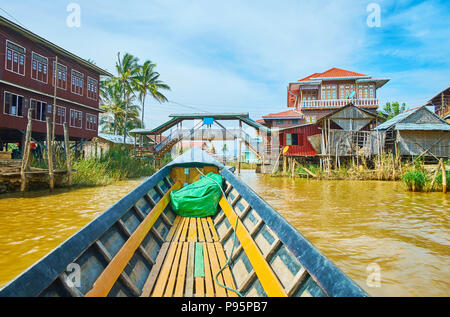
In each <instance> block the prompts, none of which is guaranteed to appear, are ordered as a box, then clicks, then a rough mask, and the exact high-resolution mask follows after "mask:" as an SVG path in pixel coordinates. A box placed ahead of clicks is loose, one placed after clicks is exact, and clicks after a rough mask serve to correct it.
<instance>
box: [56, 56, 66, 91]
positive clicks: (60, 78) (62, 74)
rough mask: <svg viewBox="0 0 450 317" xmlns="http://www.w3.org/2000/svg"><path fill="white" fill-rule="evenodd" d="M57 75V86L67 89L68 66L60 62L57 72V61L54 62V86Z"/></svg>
mask: <svg viewBox="0 0 450 317" xmlns="http://www.w3.org/2000/svg"><path fill="white" fill-rule="evenodd" d="M55 75H56V82H57V87H58V88H60V89H64V90H65V89H66V88H67V67H66V66H64V65H62V64H60V63H58V73H57V74H56V67H55V62H53V86H54V85H55Z"/></svg>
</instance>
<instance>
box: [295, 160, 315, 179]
mask: <svg viewBox="0 0 450 317" xmlns="http://www.w3.org/2000/svg"><path fill="white" fill-rule="evenodd" d="M295 163H296V164H297V165H298V166H300V167H301V168H302V169H304V170H305V171H306V172H307V173H308V174H309V175H311V176H312V177H317V175H316V174H314V173H313V172H311V171H310V170H309V169H307V168H306V167H304V166H303V165H302V164H300V163H299V162H297V161H295Z"/></svg>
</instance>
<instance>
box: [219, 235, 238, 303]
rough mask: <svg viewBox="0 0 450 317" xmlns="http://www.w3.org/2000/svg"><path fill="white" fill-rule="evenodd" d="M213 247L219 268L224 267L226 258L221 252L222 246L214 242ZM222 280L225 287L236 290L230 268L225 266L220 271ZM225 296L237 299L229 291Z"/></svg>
mask: <svg viewBox="0 0 450 317" xmlns="http://www.w3.org/2000/svg"><path fill="white" fill-rule="evenodd" d="M214 246H215V248H216V253H217V257H218V259H219V264H220V267H221V268H222V267H224V266H225V264H226V263H227V257H226V255H225V251H224V250H223V246H222V245H221V244H220V243H219V242H214ZM222 275H223V279H224V281H225V285H226V286H227V287H229V288H232V289H236V285H235V284H234V279H233V274H232V273H231V270H230V268H229V267H228V266H227V267H226V268H225V269H224V270H223V271H222ZM227 294H228V296H229V297H237V296H238V295H237V294H236V293H235V292H233V291H230V290H227Z"/></svg>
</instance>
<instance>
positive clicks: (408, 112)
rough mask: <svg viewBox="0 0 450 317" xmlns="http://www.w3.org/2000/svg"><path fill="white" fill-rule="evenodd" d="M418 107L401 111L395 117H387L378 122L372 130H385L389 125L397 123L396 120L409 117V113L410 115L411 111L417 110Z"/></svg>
mask: <svg viewBox="0 0 450 317" xmlns="http://www.w3.org/2000/svg"><path fill="white" fill-rule="evenodd" d="M419 109H420V108H414V109H410V110H407V111H405V112H402V113H400V114H398V115H396V116H395V117H393V118H391V119H389V120H388V121H386V122H384V123H382V124H380V125H379V126H378V127H376V128H375V129H374V130H387V129H389V128H390V127H391V126H393V125H395V124H397V123H398V122H400V121H402V120H403V119H406V118H407V117H409V116H410V115H412V114H413V113H415V112H416V111H418V110H419Z"/></svg>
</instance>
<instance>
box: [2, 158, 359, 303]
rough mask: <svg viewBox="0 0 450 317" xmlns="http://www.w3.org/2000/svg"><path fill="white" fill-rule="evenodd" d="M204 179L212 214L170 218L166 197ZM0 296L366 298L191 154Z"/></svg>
mask: <svg viewBox="0 0 450 317" xmlns="http://www.w3.org/2000/svg"><path fill="white" fill-rule="evenodd" d="M199 170H200V171H201V173H200V172H199ZM210 172H214V173H216V174H220V175H222V177H223V180H224V181H223V187H222V190H223V193H224V196H222V198H221V200H220V202H219V211H218V214H217V215H216V216H214V217H207V218H191V217H181V216H179V215H177V214H175V212H174V211H173V210H172V208H171V204H170V192H171V191H172V190H175V189H179V188H181V187H183V186H184V185H186V184H188V183H192V182H194V181H195V180H197V179H199V178H200V177H201V174H205V175H206V174H207V173H210ZM235 229H236V231H235ZM227 264H229V265H227ZM0 296H3V297H17V296H76V297H78V296H96V297H101V296H142V297H147V296H155V297H161V296H168V297H172V296H185V297H193V296H195V297H214V296H218V297H225V296H248V297H250V296H251V297H253V296H261V297H264V296H269V297H284V296H352V297H354V296H367V294H366V293H365V292H364V291H363V290H362V289H361V288H360V287H359V286H358V285H357V284H356V283H355V282H354V281H352V280H351V279H350V278H349V277H348V276H346V275H345V274H344V273H343V272H342V271H341V270H340V269H339V268H337V267H336V266H335V265H334V264H333V263H332V262H331V261H330V260H329V259H328V258H326V257H325V256H324V255H323V254H322V253H321V252H320V251H318V250H317V249H316V248H315V247H314V246H313V245H312V244H311V243H310V242H309V241H308V240H307V239H306V238H305V237H303V236H302V235H301V234H300V233H299V232H298V231H297V230H296V229H295V228H294V227H292V226H291V225H290V224H289V223H288V222H287V221H286V220H285V219H284V218H283V217H282V216H281V215H280V214H279V213H277V212H276V211H275V210H274V209H272V207H270V206H269V205H268V204H267V203H266V202H265V201H264V200H263V199H262V198H261V197H259V196H258V195H257V194H256V193H255V192H254V191H253V190H252V189H250V188H249V187H248V186H247V185H246V184H244V183H243V182H242V181H240V180H239V179H238V178H237V177H236V176H235V175H234V174H233V173H232V172H231V171H230V170H229V169H227V168H225V167H224V166H223V165H222V164H221V163H219V162H217V161H216V160H214V159H213V158H212V157H211V156H209V155H208V154H206V153H205V152H203V151H201V150H200V149H192V150H190V151H188V152H186V153H184V154H183V155H182V156H180V157H178V158H177V159H175V160H174V161H173V162H171V163H169V164H167V165H166V166H165V167H163V168H162V169H161V170H160V171H158V172H157V173H156V174H154V175H153V176H152V177H150V178H149V179H148V180H146V181H145V182H144V183H142V184H141V185H139V186H138V187H137V188H136V189H134V190H133V191H132V192H130V193H129V194H128V195H126V196H125V197H123V198H122V199H121V200H119V201H118V202H117V203H115V204H114V205H113V206H111V207H110V208H109V209H108V210H106V211H105V212H104V213H103V214H101V215H100V216H99V217H97V218H96V219H94V220H93V221H92V222H91V223H89V224H88V225H86V226H85V227H84V228H83V229H81V230H80V231H79V232H78V233H76V234H75V235H73V236H72V237H71V238H69V239H68V240H67V241H65V242H64V243H62V244H61V245H60V246H58V247H57V248H56V249H55V250H53V251H52V252H50V253H49V254H48V255H47V256H45V257H44V258H42V259H41V260H39V261H38V262H37V263H35V264H34V265H33V266H31V267H30V268H29V269H27V270H26V271H25V272H23V273H22V274H21V275H19V276H18V277H17V278H15V279H14V280H13V281H11V282H10V283H9V284H7V285H6V286H4V287H3V288H2V289H1V290H0Z"/></svg>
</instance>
